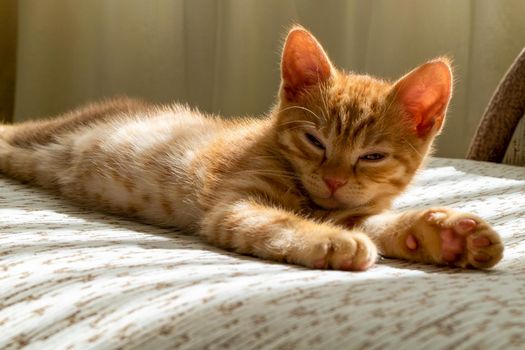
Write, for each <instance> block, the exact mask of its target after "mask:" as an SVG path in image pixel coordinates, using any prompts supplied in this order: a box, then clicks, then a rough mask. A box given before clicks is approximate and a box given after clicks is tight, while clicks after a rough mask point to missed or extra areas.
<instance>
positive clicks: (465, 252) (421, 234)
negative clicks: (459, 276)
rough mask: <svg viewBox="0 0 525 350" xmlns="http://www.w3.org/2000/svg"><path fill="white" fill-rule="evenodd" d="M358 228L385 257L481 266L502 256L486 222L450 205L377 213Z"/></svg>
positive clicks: (497, 242) (486, 265) (498, 241)
mask: <svg viewBox="0 0 525 350" xmlns="http://www.w3.org/2000/svg"><path fill="white" fill-rule="evenodd" d="M361 229H362V230H364V231H365V232H366V233H367V234H368V235H369V236H370V237H371V238H372V239H373V240H374V242H375V243H376V244H377V246H378V248H379V250H380V253H381V254H382V255H384V256H386V257H393V258H401V259H406V260H411V261H420V262H427V263H436V264H448V265H454V266H459V267H475V268H480V269H482V268H490V267H492V266H494V265H496V263H498V262H499V261H500V260H501V258H502V257H503V242H502V240H501V237H500V236H499V235H498V233H496V232H495V231H494V230H493V229H492V228H491V226H490V225H489V224H488V223H487V222H485V221H484V220H482V219H481V218H479V217H477V216H475V215H472V214H468V213H463V212H459V211H456V210H453V209H449V208H432V209H425V210H414V211H407V212H403V213H397V214H396V213H387V214H380V215H376V216H374V217H371V218H369V219H368V220H367V221H365V222H364V223H363V224H362V225H361Z"/></svg>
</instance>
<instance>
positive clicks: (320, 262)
mask: <svg viewBox="0 0 525 350" xmlns="http://www.w3.org/2000/svg"><path fill="white" fill-rule="evenodd" d="M327 267H328V263H327V262H326V260H325V259H319V260H316V261H314V268H316V269H326V268H327Z"/></svg>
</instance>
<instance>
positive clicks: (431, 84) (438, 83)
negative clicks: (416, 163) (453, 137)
mask: <svg viewBox="0 0 525 350" xmlns="http://www.w3.org/2000/svg"><path fill="white" fill-rule="evenodd" d="M394 89H395V91H394V94H395V96H396V97H395V98H396V100H397V101H398V102H399V103H400V106H401V108H402V109H403V110H404V111H405V112H406V113H407V114H408V116H409V118H410V122H409V123H411V125H413V127H414V130H415V131H416V132H417V135H418V136H419V137H426V136H429V135H434V134H435V133H437V132H438V131H439V130H440V129H441V126H442V125H443V120H444V119H445V113H446V110H447V106H448V103H449V101H450V97H451V94H452V69H451V68H450V63H449V60H448V59H446V58H440V59H436V60H434V61H430V62H427V63H425V64H423V65H421V66H419V67H418V68H416V69H414V70H413V71H411V72H410V73H408V74H407V75H405V76H404V77H402V78H401V79H399V80H398V81H397V83H396V84H395V86H394Z"/></svg>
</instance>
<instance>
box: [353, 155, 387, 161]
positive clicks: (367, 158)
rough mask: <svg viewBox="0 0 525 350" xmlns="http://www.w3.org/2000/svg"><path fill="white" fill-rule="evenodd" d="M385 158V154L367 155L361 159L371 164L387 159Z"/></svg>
mask: <svg viewBox="0 0 525 350" xmlns="http://www.w3.org/2000/svg"><path fill="white" fill-rule="evenodd" d="M385 157H386V155H385V154H384V153H367V154H365V155H362V156H361V157H359V159H361V160H365V161H369V162H377V161H379V160H383V159H385Z"/></svg>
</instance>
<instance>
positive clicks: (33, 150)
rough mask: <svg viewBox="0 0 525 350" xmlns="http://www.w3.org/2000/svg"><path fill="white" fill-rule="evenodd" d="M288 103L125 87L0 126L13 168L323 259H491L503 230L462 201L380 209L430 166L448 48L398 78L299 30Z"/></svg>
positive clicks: (288, 65)
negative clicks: (184, 97) (341, 65)
mask: <svg viewBox="0 0 525 350" xmlns="http://www.w3.org/2000/svg"><path fill="white" fill-rule="evenodd" d="M282 76H283V84H282V86H281V91H280V98H279V102H278V104H277V105H276V106H275V108H274V109H272V111H271V112H270V113H269V116H268V117H267V118H244V119H235V120H233V119H232V120H225V119H221V118H218V117H214V116H206V115H203V114H202V113H199V112H197V111H193V110H191V109H189V108H187V107H184V106H181V105H171V106H154V105H148V104H146V103H143V102H140V101H135V100H130V99H126V98H121V99H116V100H111V101H105V102H101V103H98V104H93V105H89V106H87V107H84V108H81V109H78V110H75V111H73V112H71V113H69V114H67V115H65V116H63V117H61V118H58V119H54V120H50V121H43V122H33V123H26V124H20V125H14V126H2V127H0V171H1V172H3V173H5V174H8V175H10V176H12V177H15V178H18V179H21V180H24V181H27V182H32V183H36V184H38V185H40V186H43V187H47V188H50V189H53V190H56V191H59V192H60V193H61V194H63V195H64V196H66V197H68V198H70V199H73V200H74V201H76V202H80V203H82V204H84V205H87V206H89V207H96V208H99V209H102V210H106V211H110V212H113V213H116V214H121V215H127V216H132V217H136V218H138V219H140V220H142V221H145V222H148V223H154V224H160V225H165V226H172V227H176V228H178V229H181V230H187V231H190V232H198V233H199V234H200V235H201V236H203V237H204V238H206V239H207V240H208V241H210V242H212V243H213V244H216V245H218V246H222V247H225V248H227V249H231V250H235V251H238V252H240V253H244V254H251V255H255V256H259V257H262V258H267V259H272V260H279V261H287V262H291V263H297V264H302V265H306V266H310V267H316V268H326V267H332V268H336V269H352V270H363V269H366V268H368V267H369V266H371V265H372V264H373V262H374V261H375V260H376V256H377V248H376V246H377V247H378V248H379V249H380V251H381V253H382V254H384V255H386V256H392V257H400V258H406V259H410V260H416V261H426V262H434V263H451V264H454V265H458V266H467V265H470V266H475V267H490V266H493V265H494V264H495V263H497V262H498V261H499V260H500V259H501V255H502V249H503V248H502V244H501V241H500V239H499V236H498V235H497V234H496V233H495V232H494V231H492V229H490V227H489V226H488V225H487V224H486V223H485V222H483V221H482V220H481V219H479V218H476V217H474V216H472V215H469V214H461V213H456V212H454V211H452V210H449V209H442V208H441V209H429V210H425V211H414V212H408V213H401V214H387V215H377V214H380V213H381V212H383V211H384V210H385V209H387V208H388V207H389V206H390V204H391V201H392V200H393V199H394V198H395V196H396V195H398V194H399V193H401V192H402V191H403V190H404V188H405V187H406V186H407V185H408V183H409V182H410V181H411V179H412V178H413V176H414V174H415V173H416V171H417V169H418V168H419V167H420V166H421V164H422V162H423V160H424V156H425V155H426V154H427V153H428V151H429V148H430V145H431V143H432V140H433V138H434V136H435V135H436V134H437V133H438V131H439V130H440V128H441V125H442V122H443V119H444V116H445V112H446V107H447V104H448V101H449V98H450V93H451V75H450V68H449V66H448V62H447V61H446V60H439V61H433V62H430V63H427V64H426V65H423V66H421V67H420V68H418V69H416V70H415V71H413V72H412V73H410V74H408V75H407V76H405V77H404V78H402V79H401V80H399V81H398V82H396V83H389V82H385V81H382V80H377V79H373V78H371V77H368V76H359V75H352V74H345V73H343V72H339V71H337V70H336V69H335V68H334V67H333V66H332V65H331V63H330V62H329V60H328V58H327V56H326V54H325V53H324V51H323V50H322V48H321V47H320V46H319V44H318V43H317V42H316V41H315V39H314V38H313V37H312V36H311V35H310V34H309V33H308V32H306V31H305V30H304V29H301V28H295V29H293V30H292V31H291V32H290V34H289V38H288V40H287V44H286V46H285V49H284V53H283V63H282Z"/></svg>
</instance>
